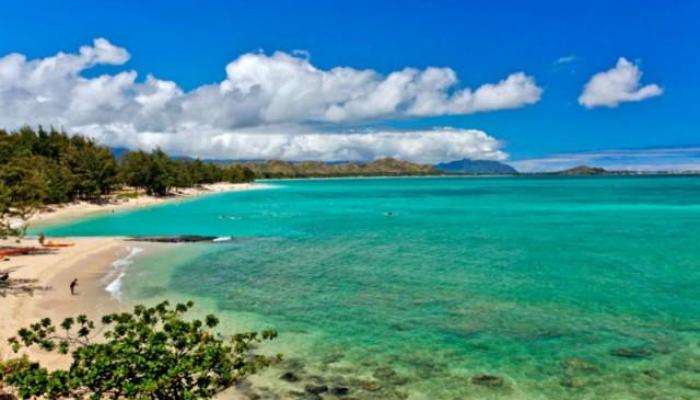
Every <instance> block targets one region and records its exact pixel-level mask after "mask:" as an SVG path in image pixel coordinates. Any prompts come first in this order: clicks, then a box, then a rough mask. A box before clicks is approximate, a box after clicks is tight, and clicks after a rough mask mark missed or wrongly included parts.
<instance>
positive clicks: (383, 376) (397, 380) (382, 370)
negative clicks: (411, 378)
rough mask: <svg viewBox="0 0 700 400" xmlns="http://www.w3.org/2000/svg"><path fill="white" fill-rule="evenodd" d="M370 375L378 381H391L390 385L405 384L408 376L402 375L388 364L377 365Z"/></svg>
mask: <svg viewBox="0 0 700 400" xmlns="http://www.w3.org/2000/svg"><path fill="white" fill-rule="evenodd" d="M372 376H373V377H374V378H376V379H378V380H380V381H384V382H388V383H391V384H392V385H397V386H400V385H405V384H407V383H408V378H406V377H403V376H401V375H399V374H397V373H396V371H394V369H393V368H391V367H389V366H384V367H379V368H377V369H375V370H374V373H372Z"/></svg>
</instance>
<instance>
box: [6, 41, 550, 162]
mask: <svg viewBox="0 0 700 400" xmlns="http://www.w3.org/2000/svg"><path fill="white" fill-rule="evenodd" d="M129 59H130V54H129V52H128V51H127V50H126V49H124V48H121V47H118V46H115V45H113V44H111V43H110V42H109V41H107V40H106V39H102V38H100V39H95V41H94V43H93V45H92V46H83V47H81V48H80V49H79V51H78V52H77V53H63V52H60V53H58V54H56V55H54V56H51V57H46V58H40V59H31V60H28V59H27V57H26V56H24V55H22V54H17V53H13V54H9V55H6V56H4V57H1V58H0V126H2V127H5V128H16V127H19V126H21V125H25V124H31V125H36V124H43V125H53V126H58V127H63V128H65V129H67V130H70V131H79V132H83V133H86V134H88V135H91V136H93V137H95V138H96V139H97V140H99V141H100V142H102V143H105V144H107V145H112V146H127V147H132V148H152V147H155V146H160V147H162V148H163V149H165V150H166V151H170V152H177V153H178V154H186V155H192V156H202V157H204V156H206V157H225V158H256V159H258V158H280V159H288V160H299V159H309V158H314V159H327V160H331V159H373V158H377V157H381V156H389V155H390V156H395V157H400V158H403V159H407V160H413V161H424V162H433V161H444V160H449V159H454V158H463V157H470V158H482V159H503V158H505V157H506V154H505V153H503V152H502V151H501V150H500V147H501V144H500V142H499V141H497V140H496V139H494V138H493V137H491V136H489V135H487V134H485V133H484V132H481V131H476V130H458V129H449V128H441V129H432V130H424V131H408V132H398V131H365V132H347V128H346V126H347V124H351V123H357V122H358V121H363V122H364V121H377V120H386V119H396V118H411V117H428V116H439V115H461V114H471V113H477V112H487V111H496V110H506V109H514V108H519V107H524V106H526V105H529V104H534V103H536V102H538V101H539V99H540V96H541V94H542V89H541V88H540V87H538V86H537V84H536V83H535V81H534V79H533V78H532V77H530V76H528V75H526V74H524V73H522V72H515V73H513V74H511V75H509V76H507V77H505V78H504V79H502V80H501V81H499V82H496V83H487V84H483V85H481V86H479V87H477V88H475V89H470V88H462V87H459V85H458V79H457V75H456V73H455V72H454V71H453V70H452V69H450V68H435V67H429V68H426V69H422V70H420V69H414V68H404V69H402V70H398V71H394V72H391V73H389V74H387V75H382V74H379V73H378V72H376V71H373V70H370V69H364V70H360V69H354V68H349V67H334V68H331V69H327V70H323V69H319V68H317V67H315V66H314V65H313V64H311V62H310V60H309V58H308V56H305V55H304V54H296V53H295V54H288V53H284V52H276V53H273V54H272V55H266V54H263V53H248V54H244V55H241V56H240V57H238V58H237V59H235V60H234V61H232V62H231V63H229V64H228V65H227V66H226V78H225V79H224V80H223V81H221V82H217V83H212V84H206V85H202V86H199V87H197V88H195V89H194V90H191V91H184V90H183V89H182V88H180V87H179V85H178V84H177V83H175V82H172V81H167V80H161V79H158V78H156V77H154V76H152V75H148V76H147V77H146V78H145V80H141V81H139V80H138V79H137V78H138V74H137V72H136V71H133V70H128V71H122V72H118V73H114V74H104V75H100V76H97V77H94V78H88V77H85V76H83V72H84V71H86V70H88V69H90V68H92V67H94V66H96V65H123V64H125V63H126V62H127V61H128V60H129ZM319 123H321V125H323V126H324V129H323V131H321V130H320V129H318V128H314V127H315V126H318V125H319Z"/></svg>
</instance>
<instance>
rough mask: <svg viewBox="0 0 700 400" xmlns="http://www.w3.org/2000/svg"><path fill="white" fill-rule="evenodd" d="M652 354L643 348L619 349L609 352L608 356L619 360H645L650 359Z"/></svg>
mask: <svg viewBox="0 0 700 400" xmlns="http://www.w3.org/2000/svg"><path fill="white" fill-rule="evenodd" d="M653 354H654V353H653V352H652V351H651V350H649V349H647V348H644V347H620V348H617V349H613V350H611V351H610V355H613V356H615V357H621V358H632V359H639V358H647V357H651V356H652V355H653Z"/></svg>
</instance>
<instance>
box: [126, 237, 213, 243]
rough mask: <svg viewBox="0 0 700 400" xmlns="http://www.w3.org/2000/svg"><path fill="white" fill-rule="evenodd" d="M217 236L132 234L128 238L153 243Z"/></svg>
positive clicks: (211, 239) (204, 239) (191, 241)
mask: <svg viewBox="0 0 700 400" xmlns="http://www.w3.org/2000/svg"><path fill="white" fill-rule="evenodd" d="M217 238H218V237H217V236H200V235H176V236H134V237H131V238H129V239H126V240H129V241H132V242H154V243H195V242H213V241H214V240H216V239H217Z"/></svg>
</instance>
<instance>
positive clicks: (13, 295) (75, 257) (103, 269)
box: [0, 237, 128, 368]
mask: <svg viewBox="0 0 700 400" xmlns="http://www.w3.org/2000/svg"><path fill="white" fill-rule="evenodd" d="M68 241H69V242H70V243H73V244H74V245H73V246H72V247H66V248H61V249H58V250H57V251H55V252H52V253H48V254H39V255H30V256H21V257H12V258H10V259H9V261H3V262H2V264H1V265H2V269H3V270H11V271H12V272H11V274H10V278H11V279H12V280H13V283H12V284H11V285H10V288H9V289H6V291H5V294H4V296H0V309H2V310H3V314H4V315H3V318H1V319H0V358H11V357H16V356H20V355H21V354H24V353H22V352H20V353H18V354H15V353H14V352H12V350H11V349H10V347H9V346H8V344H7V339H8V338H10V337H12V336H15V335H16V334H17V330H18V329H20V328H22V327H26V326H28V325H29V324H31V323H34V322H36V321H38V320H39V319H41V318H44V317H49V318H51V319H52V321H54V322H55V323H60V322H61V321H62V320H63V319H64V318H66V317H69V316H76V315H78V314H86V315H88V317H91V318H97V317H100V316H101V315H102V314H104V313H108V312H114V311H119V310H120V307H121V305H120V303H119V302H118V301H116V299H114V298H112V296H110V295H109V293H108V292H107V291H105V289H104V284H103V278H104V276H105V275H106V274H107V273H108V272H109V270H110V268H111V266H112V263H113V262H114V261H115V260H116V259H118V258H120V257H123V256H124V254H125V253H126V249H127V246H128V245H127V244H126V243H125V242H124V241H122V239H121V238H118V237H102V238H93V237H88V238H64V239H62V242H68ZM36 244H37V243H36V240H32V239H24V240H22V241H21V243H20V245H21V246H35V245H36ZM0 245H17V244H16V243H15V242H14V241H0ZM76 278H77V279H78V287H77V288H76V295H71V294H70V289H69V283H70V282H71V280H73V279H76ZM26 354H28V355H30V357H31V358H32V359H33V360H36V361H39V362H40V363H41V364H42V365H43V366H45V367H49V368H58V367H65V366H67V362H68V360H69V359H68V358H67V357H66V356H60V355H57V354H55V353H47V352H43V351H37V350H30V351H28V352H27V353H26Z"/></svg>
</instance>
